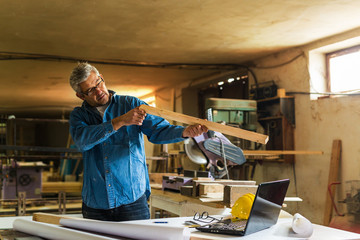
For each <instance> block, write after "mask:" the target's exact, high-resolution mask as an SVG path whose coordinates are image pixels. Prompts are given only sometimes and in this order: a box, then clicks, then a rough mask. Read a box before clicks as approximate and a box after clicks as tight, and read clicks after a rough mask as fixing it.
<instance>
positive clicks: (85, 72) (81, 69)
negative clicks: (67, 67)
mask: <svg viewBox="0 0 360 240" xmlns="http://www.w3.org/2000/svg"><path fill="white" fill-rule="evenodd" d="M91 72H94V73H96V75H100V74H99V71H98V70H97V69H96V68H95V67H94V66H92V65H90V64H88V63H87V62H81V63H78V65H77V66H76V67H75V68H74V69H73V70H72V72H71V75H70V86H71V87H72V88H73V89H74V91H75V92H80V87H79V84H80V83H82V82H84V81H86V79H87V78H88V77H89V76H90V73H91Z"/></svg>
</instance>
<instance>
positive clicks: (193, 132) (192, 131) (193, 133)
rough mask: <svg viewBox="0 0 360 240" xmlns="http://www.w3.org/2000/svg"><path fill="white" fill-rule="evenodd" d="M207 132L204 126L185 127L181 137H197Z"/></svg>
mask: <svg viewBox="0 0 360 240" xmlns="http://www.w3.org/2000/svg"><path fill="white" fill-rule="evenodd" d="M207 131H208V128H207V127H206V126H204V125H200V124H195V125H190V126H187V127H186V128H185V130H184V132H183V134H182V137H184V138H186V137H197V136H199V135H200V134H203V133H205V132H207Z"/></svg>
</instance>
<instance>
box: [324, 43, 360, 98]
mask: <svg viewBox="0 0 360 240" xmlns="http://www.w3.org/2000/svg"><path fill="white" fill-rule="evenodd" d="M358 51H360V45H356V46H352V47H348V48H344V49H340V50H336V51H333V52H329V53H326V54H325V59H326V91H327V92H329V93H332V91H331V78H330V59H331V58H334V57H339V56H342V55H346V54H350V53H354V52H358Z"/></svg>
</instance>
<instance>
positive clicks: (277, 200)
mask: <svg viewBox="0 0 360 240" xmlns="http://www.w3.org/2000/svg"><path fill="white" fill-rule="evenodd" d="M288 186H289V180H288V179H284V180H279V181H273V182H266V183H261V184H260V185H259V187H258V190H257V194H256V196H255V200H254V204H253V206H252V209H251V213H250V218H249V220H248V223H247V225H246V229H245V234H250V233H254V232H258V231H260V230H263V229H265V228H269V227H271V226H272V225H274V224H276V222H277V219H278V217H279V214H280V210H281V207H282V204H283V202H284V198H285V195H286V191H287V189H288Z"/></svg>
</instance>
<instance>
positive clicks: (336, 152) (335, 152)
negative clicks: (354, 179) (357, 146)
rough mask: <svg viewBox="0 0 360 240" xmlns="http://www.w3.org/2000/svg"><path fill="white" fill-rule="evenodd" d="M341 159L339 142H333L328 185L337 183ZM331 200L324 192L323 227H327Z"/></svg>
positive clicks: (329, 218)
mask: <svg viewBox="0 0 360 240" xmlns="http://www.w3.org/2000/svg"><path fill="white" fill-rule="evenodd" d="M340 159H341V140H338V139H337V140H334V141H333V145H332V151H331V159H330V170H329V178H328V185H327V186H329V185H330V184H331V183H334V182H337V181H338V174H339V166H340ZM332 209H333V206H332V200H331V197H330V194H329V192H328V191H326V202H325V213H324V222H323V224H324V225H325V226H329V224H330V221H331V216H332Z"/></svg>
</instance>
